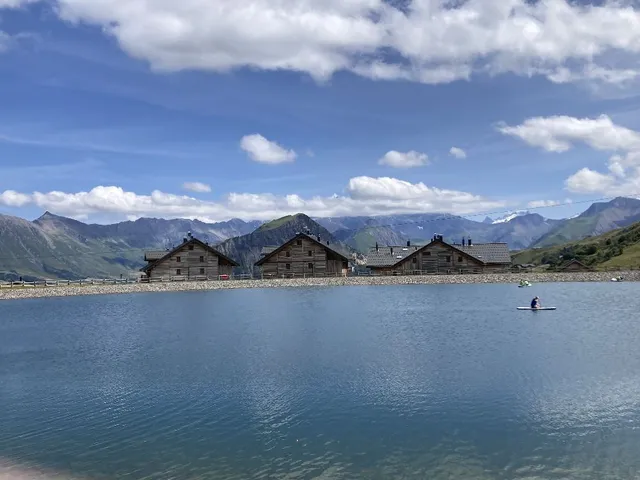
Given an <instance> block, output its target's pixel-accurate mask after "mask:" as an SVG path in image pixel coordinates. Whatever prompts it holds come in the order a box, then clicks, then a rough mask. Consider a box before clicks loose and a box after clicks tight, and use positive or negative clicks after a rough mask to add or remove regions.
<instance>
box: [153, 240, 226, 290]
mask: <svg viewBox="0 0 640 480" xmlns="http://www.w3.org/2000/svg"><path fill="white" fill-rule="evenodd" d="M144 259H145V261H146V262H147V265H146V266H145V267H144V268H142V269H141V271H142V272H143V273H145V274H146V276H147V278H148V279H155V278H174V277H178V278H180V279H183V280H186V279H202V280H204V279H207V280H218V279H219V278H220V276H221V275H228V276H231V273H232V271H233V267H237V266H238V263H236V262H235V261H233V260H232V259H230V258H229V257H227V256H225V255H223V254H222V253H220V252H219V251H217V250H216V249H215V248H213V247H212V246H211V245H208V244H206V243H204V242H202V241H200V240H198V239H197V238H194V237H193V236H191V234H189V235H188V236H187V237H185V238H184V239H183V241H182V243H181V244H180V245H178V246H177V247H175V248H173V249H171V250H164V251H162V250H160V251H152V252H146V253H145V256H144Z"/></svg>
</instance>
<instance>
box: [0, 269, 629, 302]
mask: <svg viewBox="0 0 640 480" xmlns="http://www.w3.org/2000/svg"><path fill="white" fill-rule="evenodd" d="M618 276H622V277H623V280H624V281H640V271H637V270H635V271H629V272H572V273H528V274H515V273H505V274H486V275H482V274H481V275H419V276H418V275H416V276H393V277H392V276H379V277H378V276H371V277H369V276H359V277H341V278H292V279H277V280H217V281H207V282H202V281H200V282H165V283H133V284H118V285H86V284H85V285H68V286H67V285H63V286H49V287H45V286H37V287H19V286H18V287H13V288H7V287H6V286H4V287H3V288H1V289H0V300H13V299H21V298H42V297H67V296H75V295H113V294H120V293H143V292H177V291H192V290H200V291H201V290H222V289H231V288H296V287H338V286H347V285H352V286H357V285H360V286H363V285H435V284H467V283H514V284H515V283H518V282H519V281H520V280H522V279H525V278H526V279H527V280H529V281H530V282H532V283H534V284H535V283H541V282H609V281H610V280H611V278H613V277H618Z"/></svg>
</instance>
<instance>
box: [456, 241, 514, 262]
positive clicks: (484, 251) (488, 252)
mask: <svg viewBox="0 0 640 480" xmlns="http://www.w3.org/2000/svg"><path fill="white" fill-rule="evenodd" d="M453 247H454V248H455V249H457V250H460V251H462V252H464V253H467V254H469V255H471V256H472V257H475V258H477V259H478V260H481V261H483V262H484V263H511V254H510V253H509V246H508V245H507V244H506V243H478V244H473V245H471V246H469V245H453Z"/></svg>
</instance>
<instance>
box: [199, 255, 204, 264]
mask: <svg viewBox="0 0 640 480" xmlns="http://www.w3.org/2000/svg"><path fill="white" fill-rule="evenodd" d="M200 263H204V255H200Z"/></svg>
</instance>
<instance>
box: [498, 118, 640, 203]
mask: <svg viewBox="0 0 640 480" xmlns="http://www.w3.org/2000/svg"><path fill="white" fill-rule="evenodd" d="M498 130H499V131H500V132H502V133H503V134H505V135H510V136H513V137H517V138H519V139H521V140H523V141H524V142H525V143H527V144H528V145H531V146H534V147H539V148H542V149H543V150H546V151H547V152H556V153H561V152H566V151H568V150H570V149H571V148H573V147H574V145H575V144H577V143H583V144H585V145H587V146H589V147H591V148H592V149H594V150H599V151H608V152H612V153H613V155H612V156H611V157H609V159H608V161H607V163H606V166H607V172H606V173H602V172H598V171H595V170H592V169H590V168H582V169H581V170H579V171H578V172H576V173H575V174H573V175H571V176H570V177H569V178H567V180H566V181H565V186H566V188H567V189H568V190H569V191H572V192H576V193H585V194H594V193H598V194H605V195H611V196H613V195H629V196H632V195H633V196H635V195H638V193H639V192H640V132H637V131H635V130H631V129H630V128H627V127H624V126H621V125H616V124H615V123H614V122H613V121H612V120H611V118H609V117H608V116H607V115H600V116H599V117H596V118H574V117H568V116H553V117H535V118H530V119H528V120H525V121H524V123H522V124H521V125H517V126H508V125H505V124H501V125H499V126H498Z"/></svg>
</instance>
